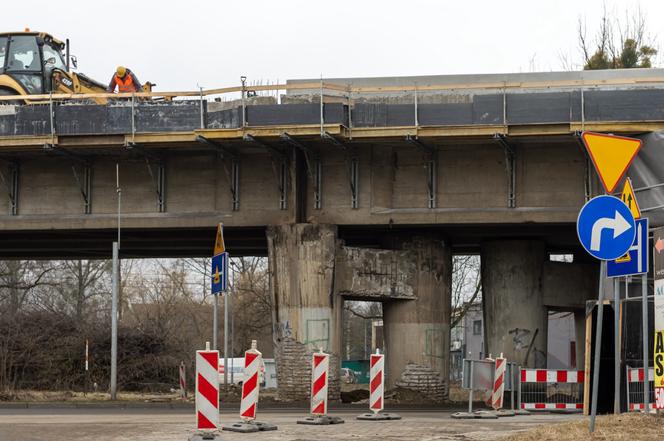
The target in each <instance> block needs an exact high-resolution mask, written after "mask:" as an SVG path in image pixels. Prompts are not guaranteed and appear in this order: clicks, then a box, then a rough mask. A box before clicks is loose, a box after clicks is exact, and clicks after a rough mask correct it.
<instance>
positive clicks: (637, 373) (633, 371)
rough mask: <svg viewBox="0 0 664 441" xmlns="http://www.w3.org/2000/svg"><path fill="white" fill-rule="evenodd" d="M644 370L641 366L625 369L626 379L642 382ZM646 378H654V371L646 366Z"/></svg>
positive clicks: (652, 379)
mask: <svg viewBox="0 0 664 441" xmlns="http://www.w3.org/2000/svg"><path fill="white" fill-rule="evenodd" d="M644 377H645V372H644V371H643V368H630V369H628V370H627V381H628V382H629V383H643V379H644ZM648 380H650V381H654V380H655V371H654V369H653V368H648Z"/></svg>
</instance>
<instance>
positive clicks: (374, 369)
mask: <svg viewBox="0 0 664 441" xmlns="http://www.w3.org/2000/svg"><path fill="white" fill-rule="evenodd" d="M384 406H385V355H383V354H381V353H380V351H379V350H378V349H376V353H375V354H371V357H370V358H369V410H371V412H373V413H365V414H362V415H360V416H358V417H357V419H358V420H367V421H381V420H400V419H401V417H400V416H399V415H397V414H395V413H386V412H382V410H383V408H384Z"/></svg>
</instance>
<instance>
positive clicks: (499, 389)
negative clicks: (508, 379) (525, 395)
mask: <svg viewBox="0 0 664 441" xmlns="http://www.w3.org/2000/svg"><path fill="white" fill-rule="evenodd" d="M506 366H507V361H506V360H505V359H504V358H503V354H500V357H496V369H495V371H494V372H495V373H494V376H493V393H492V394H491V407H493V409H494V410H500V409H502V407H503V396H504V395H505V367H506Z"/></svg>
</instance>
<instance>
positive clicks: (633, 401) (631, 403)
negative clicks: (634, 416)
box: [625, 366, 655, 412]
mask: <svg viewBox="0 0 664 441" xmlns="http://www.w3.org/2000/svg"><path fill="white" fill-rule="evenodd" d="M626 370H627V376H626V380H625V382H626V383H627V409H628V411H630V412H633V411H639V410H644V408H645V405H644V403H645V400H644V398H645V397H644V395H643V390H644V387H643V380H644V378H645V371H644V370H643V368H642V367H641V368H632V367H629V366H627V368H626ZM648 394H649V395H648V404H649V407H650V409H655V371H654V370H653V368H648Z"/></svg>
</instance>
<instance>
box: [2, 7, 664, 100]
mask: <svg viewBox="0 0 664 441" xmlns="http://www.w3.org/2000/svg"><path fill="white" fill-rule="evenodd" d="M11 3H13V4H14V5H15V6H13V7H11V8H10V9H9V10H6V11H5V13H4V14H2V15H1V16H0V23H1V24H2V26H0V28H1V29H2V30H3V31H13V30H23V29H24V28H25V27H29V28H30V29H31V30H34V31H37V30H39V31H45V32H49V33H51V34H53V35H54V36H55V37H56V38H59V39H62V40H64V39H65V38H69V39H70V40H71V44H72V53H73V54H75V55H76V56H77V57H78V61H79V65H78V67H79V71H81V72H84V73H86V74H88V75H89V76H91V77H93V78H95V79H97V80H100V81H102V82H104V83H105V82H107V81H108V80H109V79H110V76H111V74H112V72H113V71H114V70H115V67H116V66H117V65H118V64H122V65H125V66H127V67H130V68H131V69H132V70H133V71H134V72H135V73H136V74H137V75H138V78H139V79H140V80H141V82H145V81H148V80H149V81H152V82H154V83H157V85H158V86H157V89H158V90H193V89H196V88H197V85H201V86H202V87H204V88H214V87H223V86H230V85H236V84H239V77H240V76H241V75H246V76H247V77H248V79H249V80H262V81H263V82H265V81H271V82H275V81H277V80H282V81H283V80H284V79H295V78H319V77H320V76H321V75H323V76H324V77H366V76H393V75H431V74H457V73H500V72H527V71H532V70H538V71H551V70H563V67H564V64H563V62H562V61H561V57H564V56H566V57H568V58H569V59H571V60H572V61H575V62H576V63H577V64H578V63H579V62H580V53H579V50H578V44H577V23H578V20H579V17H585V18H586V21H587V27H588V32H589V34H592V33H594V31H595V30H596V29H597V25H598V22H599V18H600V17H601V12H602V7H603V4H604V3H606V6H607V9H608V10H609V11H612V12H613V13H615V14H619V15H620V16H624V15H625V11H627V10H634V9H636V8H639V7H640V8H641V10H642V11H643V13H644V14H645V15H646V16H647V17H648V23H649V26H648V28H649V31H650V34H651V36H652V37H653V40H654V41H655V42H656V44H657V46H658V47H659V48H660V49H662V48H663V45H662V44H661V38H662V35H657V32H659V31H660V30H661V29H662V28H661V25H660V23H661V19H662V17H664V1H662V0H641V1H629V0H622V1H617V0H614V1H611V0H606V1H605V2H603V1H602V0H558V1H553V0H549V1H537V0H529V1H521V0H504V1H495V0H492V1H488V0H485V1H472V0H453V1H452V0H439V1H434V0H401V1H396V0H382V1H379V0H375V1H374V0H353V1H348V0H336V1H330V0H327V1H324V0H270V1H264V0H244V1H230V0H216V1H208V2H204V1H194V0H189V1H183V2H166V1H140V0H136V1H134V2H124V1H120V2H114V1H110V2H109V1H104V2H99V1H92V0H87V1H79V0H68V1H66V2H54V1H52V0H50V1H36V0H23V1H20V2H11ZM663 50H664V49H663ZM659 59H660V57H658V63H659Z"/></svg>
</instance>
